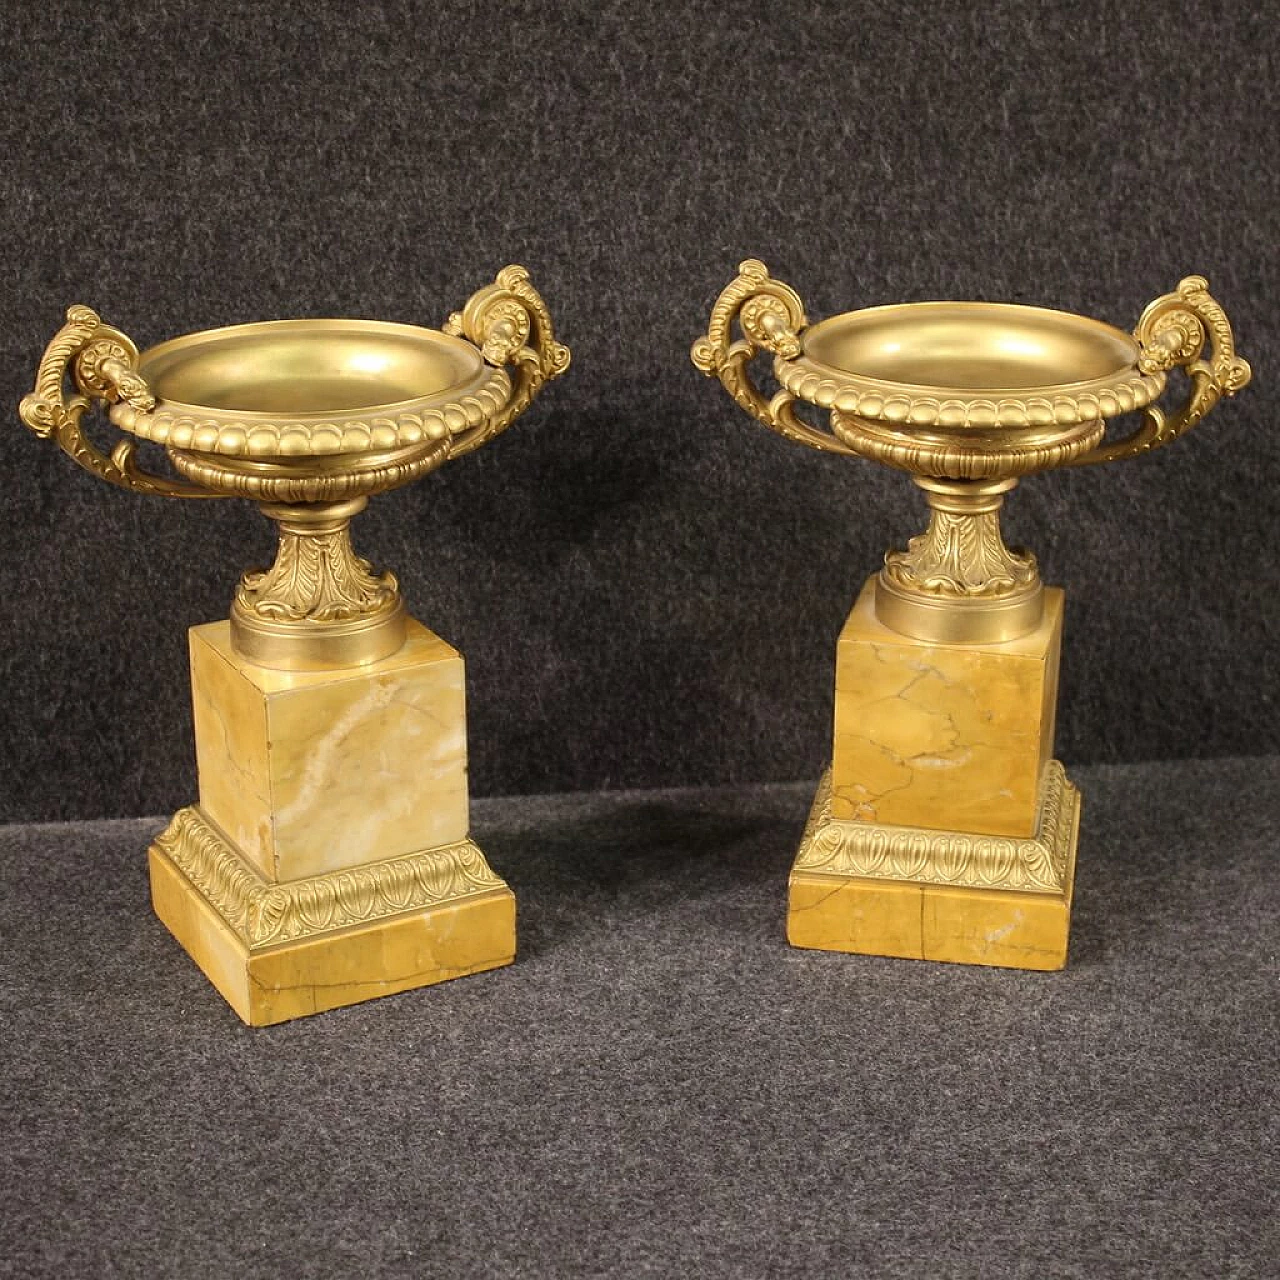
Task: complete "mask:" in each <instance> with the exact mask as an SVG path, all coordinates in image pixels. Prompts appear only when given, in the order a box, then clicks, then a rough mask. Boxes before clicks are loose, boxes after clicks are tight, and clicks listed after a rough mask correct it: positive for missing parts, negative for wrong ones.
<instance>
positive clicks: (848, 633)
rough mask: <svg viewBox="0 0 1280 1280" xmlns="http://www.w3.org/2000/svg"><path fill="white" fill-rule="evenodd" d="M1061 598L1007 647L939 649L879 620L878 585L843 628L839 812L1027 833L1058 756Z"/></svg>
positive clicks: (834, 773) (835, 775) (835, 793)
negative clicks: (1055, 754) (1052, 762)
mask: <svg viewBox="0 0 1280 1280" xmlns="http://www.w3.org/2000/svg"><path fill="white" fill-rule="evenodd" d="M1061 646H1062V592H1061V590H1059V589H1057V588H1054V587H1049V588H1046V590H1045V609H1044V619H1043V621H1042V622H1041V623H1040V625H1039V627H1037V628H1036V630H1034V631H1032V632H1031V633H1030V634H1029V635H1025V636H1021V637H1019V638H1018V639H1016V640H1010V641H1007V642H1006V643H1004V644H965V645H947V644H936V643H932V642H929V641H926V640H915V639H912V638H911V637H910V636H904V635H901V634H899V633H898V632H896V631H890V630H889V628H888V627H886V626H884V624H883V623H881V622H880V621H879V620H878V619H877V618H876V616H875V579H874V578H872V579H871V580H870V581H868V582H867V584H866V586H865V587H864V588H863V591H862V593H861V595H860V596H859V597H858V602H857V604H856V605H854V608H853V611H852V612H851V613H850V614H849V618H848V621H847V622H846V623H845V626H844V629H843V630H842V631H841V633H840V641H839V645H838V647H837V656H836V693H835V735H834V749H833V755H832V763H831V812H832V816H833V817H836V818H848V819H856V820H860V821H866V822H875V823H883V824H887V825H892V826H907V827H930V828H935V829H937V830H940V831H966V832H979V833H985V834H990V835H1008V836H1029V835H1031V834H1032V832H1033V831H1034V830H1035V824H1036V812H1037V804H1038V801H1039V793H1040V782H1041V778H1042V776H1043V774H1044V770H1045V766H1046V765H1047V764H1048V762H1049V760H1050V759H1051V758H1052V756H1053V731H1054V720H1055V713H1056V707H1057V697H1058V659H1059V653H1060V650H1061Z"/></svg>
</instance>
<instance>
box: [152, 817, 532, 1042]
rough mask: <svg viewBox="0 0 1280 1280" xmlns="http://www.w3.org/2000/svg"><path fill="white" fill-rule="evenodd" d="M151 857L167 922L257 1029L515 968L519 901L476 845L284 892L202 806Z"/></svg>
mask: <svg viewBox="0 0 1280 1280" xmlns="http://www.w3.org/2000/svg"><path fill="white" fill-rule="evenodd" d="M149 857H150V864H151V901H152V905H153V906H154V908H155V912H156V914H157V915H158V916H159V917H160V919H161V920H162V921H163V922H164V924H165V925H166V927H167V928H168V929H169V931H170V932H171V933H172V934H173V935H174V937H175V938H177V940H178V941H179V942H180V943H181V944H182V946H183V948H184V949H185V950H186V951H187V952H188V954H189V955H190V956H191V957H192V959H193V960H195V962H196V964H198V965H199V966H200V968H201V970H202V971H203V972H204V974H205V976H206V977H207V978H208V979H209V981H210V982H212V983H213V985H214V986H215V987H216V988H217V989H218V991H219V992H220V993H221V994H222V996H223V997H224V999H226V1001H227V1003H228V1004H230V1005H231V1007H232V1008H233V1009H234V1010H235V1011H236V1013H237V1014H239V1016H240V1017H241V1018H242V1019H243V1020H244V1021H245V1022H247V1023H249V1024H250V1025H251V1026H265V1025H268V1024H270V1023H275V1022H285V1021H287V1020H288V1019H290V1018H299V1017H303V1016H305V1015H306V1014H311V1013H320V1012H322V1011H324V1010H326V1009H336V1008H340V1007H342V1006H344V1005H350V1004H358V1003H359V1002H361V1001H363V1000H372V999H375V998H376V997H378V996H385V995H392V994H394V993H395V992H398V991H407V990H409V989H411V988H414V987H424V986H429V985H430V984H432V983H436V982H444V981H446V980H447V979H449V978H459V977H463V976H465V975H466V974H471V973H480V972H482V971H483V970H486V969H496V968H498V967H500V966H502V965H506V964H510V963H511V962H512V961H513V960H514V959H515V952H516V905H515V896H514V895H513V894H512V892H511V890H510V889H509V888H507V886H506V884H505V883H504V882H503V881H502V880H501V879H500V878H499V877H498V876H497V875H495V874H494V873H493V871H492V870H490V868H489V864H488V863H487V862H486V861H485V858H484V855H483V854H482V853H481V852H480V850H479V849H478V848H477V847H476V845H475V844H473V843H472V842H471V841H470V840H463V841H460V842H458V843H455V844H452V845H447V846H443V847H441V848H437V849H428V850H424V851H422V852H419V853H414V854H409V855H407V856H404V857H398V858H389V859H386V860H384V861H381V862H370V863H365V864H363V865H361V866H357V867H352V868H349V869H346V870H343V871H336V872H328V873H326V874H323V875H318V876H311V877H308V878H306V879H301V880H292V881H288V882H273V881H270V880H267V879H266V878H265V877H264V876H263V875H262V874H261V873H260V872H259V871H258V870H257V869H256V868H255V867H254V866H253V865H252V864H251V863H250V862H249V861H248V860H247V859H246V858H245V857H244V856H243V855H242V854H240V853H239V851H238V850H237V849H236V848H235V846H234V845H232V844H231V842H230V841H229V840H228V839H227V838H226V836H225V835H224V834H223V833H222V832H221V831H220V830H219V829H218V828H217V827H216V826H215V825H214V824H213V823H211V822H210V821H209V820H208V818H207V817H206V816H205V815H204V814H203V813H202V812H201V811H200V809H199V808H198V807H196V806H192V807H190V808H187V809H182V810H180V811H179V812H178V814H177V815H176V816H175V817H174V819H173V821H172V822H171V823H170V824H169V827H168V828H167V829H166V830H165V831H164V832H163V833H162V834H161V835H160V836H159V837H157V839H156V841H155V843H154V844H152V846H151V848H150V850H149Z"/></svg>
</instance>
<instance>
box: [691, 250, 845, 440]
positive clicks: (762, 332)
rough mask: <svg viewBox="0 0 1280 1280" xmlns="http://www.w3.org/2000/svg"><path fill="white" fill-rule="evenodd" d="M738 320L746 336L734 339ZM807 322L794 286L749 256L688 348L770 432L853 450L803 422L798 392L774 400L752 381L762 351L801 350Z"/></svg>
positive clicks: (790, 353) (790, 355)
mask: <svg viewBox="0 0 1280 1280" xmlns="http://www.w3.org/2000/svg"><path fill="white" fill-rule="evenodd" d="M735 320H737V322H738V327H739V328H740V329H741V330H742V337H741V339H740V340H738V341H737V342H735V341H734V340H733V322H734V321H735ZM807 324H808V320H807V319H806V317H805V314H804V304H803V303H802V302H801V301H800V295H799V294H797V293H796V291H795V290H794V289H793V288H791V286H790V285H787V284H783V282H782V281H781V280H775V279H774V278H773V277H772V276H770V274H769V270H768V268H767V267H766V266H765V265H764V263H763V262H760V261H758V260H757V259H755V258H748V259H747V260H746V261H745V262H743V263H741V264H740V265H739V267H738V275H737V277H736V278H735V279H734V280H732V281H730V283H729V284H728V285H727V286H726V287H725V289H724V291H723V292H722V293H721V294H720V296H719V297H718V298H717V299H716V302H715V306H713V307H712V308H711V320H710V323H709V324H708V325H707V332H706V333H705V334H704V335H703V336H702V337H701V338H699V339H698V340H697V341H696V342H695V343H694V344H693V348H692V350H691V351H690V353H689V354H690V357H691V359H692V360H693V363H694V365H695V366H697V368H699V369H700V370H701V371H702V372H703V373H704V374H706V376H707V377H708V378H719V379H720V382H721V384H722V385H723V386H724V389H725V390H726V391H727V392H728V393H729V394H730V395H731V396H732V397H733V399H734V401H735V403H737V404H738V405H739V406H740V407H741V408H743V409H745V410H746V411H747V412H748V413H749V414H750V415H751V416H752V417H753V418H755V419H756V421H758V422H762V423H764V425H765V426H766V427H768V428H769V430H770V431H776V432H777V433H778V434H779V435H781V436H785V437H786V438H787V439H788V440H794V441H796V443H798V444H806V445H808V446H809V447H810V448H811V449H821V450H823V451H824V452H826V453H843V454H852V453H853V450H852V449H850V448H849V447H848V446H847V445H845V444H842V443H841V442H840V441H839V440H837V439H836V437H835V436H832V435H828V434H827V433H826V432H825V431H820V430H818V429H817V428H816V427H811V426H809V424H808V423H806V422H802V421H801V420H800V419H799V418H798V417H796V413H795V399H796V398H795V396H793V395H792V394H791V393H790V392H789V391H779V392H778V394H777V395H776V396H774V397H773V398H772V399H771V400H770V399H766V398H765V395H764V393H763V392H762V391H761V390H760V388H759V387H757V386H756V384H755V383H754V382H753V381H752V380H751V361H752V360H753V359H754V358H755V357H756V355H758V354H759V353H760V352H761V351H770V352H772V353H773V354H774V355H776V356H781V357H782V358H783V359H786V360H790V359H794V358H795V357H796V356H798V355H799V354H800V350H801V344H800V334H801V333H802V332H803V331H804V329H805V327H806V326H807Z"/></svg>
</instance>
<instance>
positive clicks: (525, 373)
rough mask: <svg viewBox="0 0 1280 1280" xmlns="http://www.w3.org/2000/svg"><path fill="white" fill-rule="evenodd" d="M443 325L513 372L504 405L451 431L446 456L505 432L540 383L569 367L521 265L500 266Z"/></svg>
mask: <svg viewBox="0 0 1280 1280" xmlns="http://www.w3.org/2000/svg"><path fill="white" fill-rule="evenodd" d="M443 328H444V332H445V333H448V334H452V335H453V336H454V337H460V338H465V339H466V340H467V341H468V342H470V343H472V344H473V345H474V346H476V347H478V348H479V349H480V354H481V355H482V356H483V357H484V359H485V361H486V362H487V363H488V364H491V365H493V366H495V367H500V366H502V365H511V366H512V368H513V370H514V373H515V379H514V385H513V387H512V391H511V399H510V400H509V401H508V402H507V405H506V407H505V408H504V409H503V410H502V411H501V413H499V414H497V415H495V416H494V417H493V418H491V419H489V420H488V421H487V422H485V423H484V424H482V425H481V426H478V427H475V428H473V429H472V430H470V431H467V432H463V433H462V434H461V435H458V436H455V437H454V440H453V445H452V448H451V449H450V451H449V456H450V457H451V458H457V457H460V456H461V455H462V454H464V453H470V452H471V451H472V450H474V449H478V448H479V447H480V446H481V445H482V444H484V443H486V442H487V441H489V440H491V439H493V437H494V436H496V435H499V434H501V433H502V432H503V431H505V430H506V429H507V428H508V427H509V426H510V425H511V424H512V422H514V421H515V419H516V418H518V417H519V416H520V415H521V414H522V413H523V412H524V411H525V409H527V408H528V407H529V404H530V403H531V402H532V400H533V398H534V397H535V396H536V395H537V394H538V393H539V392H540V391H541V390H542V388H543V387H544V386H545V385H546V384H547V383H548V382H550V381H551V379H552V378H558V377H559V376H560V375H561V374H562V373H564V371H565V370H566V369H567V368H568V367H569V358H570V357H569V348H568V347H566V346H565V345H564V343H562V342H557V341H556V338H555V333H554V332H553V330H552V327H551V313H550V312H549V311H548V310H547V304H546V303H545V302H543V300H542V296H541V295H540V294H539V293H538V291H537V290H536V289H535V288H534V287H533V284H532V283H531V282H530V280H529V273H528V271H526V270H525V268H524V267H519V266H510V267H503V269H502V270H501V271H499V272H498V275H497V278H496V279H495V280H494V282H493V284H490V285H486V286H485V287H484V288H483V289H478V290H477V291H476V292H475V293H473V294H472V295H471V297H470V298H469V299H468V301H467V305H466V306H465V307H463V309H462V310H461V311H455V312H454V313H453V315H451V316H450V317H449V319H448V320H447V321H446V322H445V324H444V326H443Z"/></svg>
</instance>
